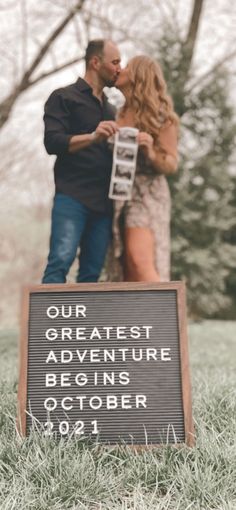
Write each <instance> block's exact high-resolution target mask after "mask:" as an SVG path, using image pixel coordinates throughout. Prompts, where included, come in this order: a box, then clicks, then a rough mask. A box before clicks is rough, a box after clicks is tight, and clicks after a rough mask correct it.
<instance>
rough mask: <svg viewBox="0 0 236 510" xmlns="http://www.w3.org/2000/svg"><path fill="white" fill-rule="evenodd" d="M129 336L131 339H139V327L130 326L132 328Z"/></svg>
mask: <svg viewBox="0 0 236 510" xmlns="http://www.w3.org/2000/svg"><path fill="white" fill-rule="evenodd" d="M130 336H131V338H140V336H141V334H140V327H139V326H132V328H130Z"/></svg>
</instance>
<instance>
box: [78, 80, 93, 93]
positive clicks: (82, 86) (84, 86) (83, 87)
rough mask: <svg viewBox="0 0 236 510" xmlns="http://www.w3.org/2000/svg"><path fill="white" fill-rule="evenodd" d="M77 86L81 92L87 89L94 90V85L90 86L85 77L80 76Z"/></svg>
mask: <svg viewBox="0 0 236 510" xmlns="http://www.w3.org/2000/svg"><path fill="white" fill-rule="evenodd" d="M76 86H77V87H78V89H79V91H80V92H84V91H85V90H90V92H93V89H92V87H90V85H89V84H88V83H87V81H85V80H83V78H78V80H77V82H76Z"/></svg>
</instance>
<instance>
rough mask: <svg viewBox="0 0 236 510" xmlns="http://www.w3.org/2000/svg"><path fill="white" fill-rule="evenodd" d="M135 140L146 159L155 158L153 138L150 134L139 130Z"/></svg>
mask: <svg viewBox="0 0 236 510" xmlns="http://www.w3.org/2000/svg"><path fill="white" fill-rule="evenodd" d="M137 142H138V144H139V147H141V148H142V150H143V152H144V154H145V155H146V156H147V157H148V159H150V160H153V159H155V151H154V146H153V145H154V140H153V137H152V136H151V135H149V134H148V133H145V131H140V132H139V133H138V135H137Z"/></svg>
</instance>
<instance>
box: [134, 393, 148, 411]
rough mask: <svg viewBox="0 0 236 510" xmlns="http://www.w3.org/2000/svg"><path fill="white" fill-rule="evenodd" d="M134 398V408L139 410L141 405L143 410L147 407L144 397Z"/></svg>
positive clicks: (137, 396)
mask: <svg viewBox="0 0 236 510" xmlns="http://www.w3.org/2000/svg"><path fill="white" fill-rule="evenodd" d="M135 397H136V407H137V408H138V409H139V407H140V406H141V405H142V406H143V407H144V408H145V409H146V407H147V404H146V401H147V397H146V395H135Z"/></svg>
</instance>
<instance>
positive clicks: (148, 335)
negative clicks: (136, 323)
mask: <svg viewBox="0 0 236 510" xmlns="http://www.w3.org/2000/svg"><path fill="white" fill-rule="evenodd" d="M143 329H146V338H150V334H149V329H152V326H143Z"/></svg>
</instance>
